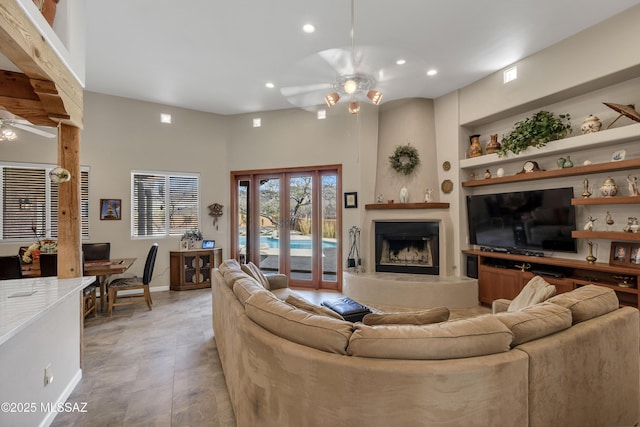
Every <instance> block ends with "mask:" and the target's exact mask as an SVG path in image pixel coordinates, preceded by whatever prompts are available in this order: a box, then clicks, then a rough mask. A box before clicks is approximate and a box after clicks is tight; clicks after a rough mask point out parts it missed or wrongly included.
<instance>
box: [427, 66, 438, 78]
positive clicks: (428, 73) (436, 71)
mask: <svg viewBox="0 0 640 427" xmlns="http://www.w3.org/2000/svg"><path fill="white" fill-rule="evenodd" d="M436 74H438V70H436V69H435V68H432V69H430V70H429V71H427V76H431V77H433V76H435V75H436Z"/></svg>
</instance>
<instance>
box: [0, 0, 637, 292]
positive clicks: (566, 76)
mask: <svg viewBox="0 0 640 427" xmlns="http://www.w3.org/2000/svg"><path fill="white" fill-rule="evenodd" d="M637 22H640V6H638V7H635V8H633V9H631V10H629V11H627V12H625V14H623V15H620V16H617V17H614V18H613V19H611V20H609V21H607V22H605V23H603V24H600V25H598V26H596V27H594V28H591V29H589V30H587V31H585V32H584V33H581V34H578V35H576V36H574V37H571V38H570V39H568V40H566V41H565V42H562V43H560V44H559V45H557V46H553V47H551V48H549V49H547V50H545V51H542V52H540V53H538V54H536V55H533V56H531V57H529V58H526V59H524V60H523V61H521V64H522V65H523V68H522V72H521V73H520V78H519V79H518V83H517V84H516V85H508V87H507V86H504V85H502V83H501V80H500V82H499V84H498V81H497V79H498V77H499V78H500V79H501V75H502V74H501V72H499V73H495V74H493V75H491V76H489V77H487V78H485V79H482V80H480V81H478V82H476V83H474V84H472V85H469V86H468V87H465V88H463V89H461V90H460V91H456V92H453V93H450V94H447V95H445V96H443V97H441V98H438V99H436V100H425V99H407V100H401V101H390V102H385V103H384V104H382V106H381V107H380V108H377V107H374V106H372V105H369V104H365V105H363V106H362V111H361V113H360V114H359V115H357V116H353V115H350V114H347V112H346V110H345V108H344V105H341V104H339V105H338V106H336V107H334V108H332V109H330V110H329V111H328V117H327V119H325V120H317V119H316V117H315V114H314V113H310V112H307V111H304V110H300V109H295V108H292V109H287V110H280V111H269V112H261V113H256V114H243V115H234V116H220V115H215V114H209V113H203V112H198V111H193V110H186V109H181V108H176V107H168V106H163V105H158V104H152V103H147V102H141V101H134V100H130V99H126V98H118V97H113V96H108V95H100V94H96V93H91V92H88V93H86V94H85V126H84V130H83V132H82V148H81V163H82V165H85V166H90V167H91V174H90V177H91V178H90V179H91V184H90V185H91V187H90V190H91V194H90V197H91V199H90V217H91V223H90V230H91V241H93V242H100V241H110V242H111V243H112V251H113V256H116V257H128V256H135V257H138V258H139V259H140V261H138V262H137V263H136V264H135V265H134V267H132V270H131V273H136V274H141V273H142V267H143V262H142V261H141V259H143V257H144V256H145V254H146V252H147V250H148V247H149V245H150V243H151V242H152V240H146V239H135V240H132V239H131V238H130V173H131V170H133V169H143V170H144V169H149V170H152V171H174V172H197V173H200V176H201V184H202V185H201V205H202V211H201V219H202V220H201V228H202V230H203V232H204V234H205V236H206V237H207V238H213V239H215V240H216V242H217V245H218V246H220V247H223V248H224V256H225V257H226V256H228V255H229V253H228V248H229V226H228V225H229V210H228V209H229V172H230V171H232V170H249V169H266V168H278V167H291V166H311V165H323V164H342V165H343V188H342V190H343V191H357V192H358V204H359V206H358V209H346V210H344V211H343V220H344V221H343V225H344V226H343V230H342V232H343V236H342V241H343V243H344V246H346V243H348V230H349V228H350V227H351V226H354V225H356V226H359V227H363V226H365V225H366V224H365V223H366V219H367V215H366V211H365V210H364V205H365V204H367V203H374V201H375V195H376V194H379V193H382V194H383V197H384V198H385V199H391V198H393V199H398V196H399V190H400V188H401V187H402V185H407V186H408V188H409V190H410V197H411V201H421V200H422V198H423V196H424V189H425V188H429V187H431V188H434V190H435V191H434V199H435V200H436V201H444V202H449V203H450V204H451V207H450V210H449V212H450V213H449V215H450V217H451V221H452V224H453V227H452V229H453V235H452V239H453V244H451V242H449V244H448V246H447V252H451V253H452V256H453V258H454V260H453V261H452V262H451V263H450V268H449V269H448V272H453V274H463V273H464V272H463V271H460V269H458V267H457V266H458V264H459V260H461V259H462V256H461V255H460V248H461V247H465V246H464V245H465V238H466V231H465V230H466V223H465V220H464V218H462V217H464V203H463V200H464V193H463V192H462V191H461V189H460V185H459V183H460V181H462V180H466V179H468V177H466V176H462V175H461V173H460V172H459V167H458V159H460V158H464V156H465V154H464V153H465V151H466V147H467V146H468V135H469V134H470V132H473V131H474V130H475V129H474V128H475V127H479V128H480V129H482V132H483V133H486V132H488V131H490V129H489V127H488V126H490V125H488V123H491V122H493V121H495V120H498V118H500V120H502V121H503V122H504V123H506V122H507V121H510V122H511V123H513V122H514V121H513V119H512V118H510V116H514V117H515V116H517V115H518V114H522V113H524V112H526V111H528V110H531V109H534V108H539V107H542V106H546V105H550V104H551V103H552V102H551V101H550V99H551V98H552V97H550V96H549V94H551V93H560V94H561V95H562V96H564V99H567V98H569V96H568V94H569V93H570V92H571V90H573V89H574V88H575V87H576V85H578V86H580V87H581V90H582V91H583V92H584V91H585V90H586V89H590V90H592V88H589V86H590V85H592V86H593V85H595V87H604V86H603V81H607V79H610V80H613V81H616V80H617V81H620V79H621V77H620V76H627V75H629V74H634V73H635V75H634V76H633V77H637V76H638V75H639V74H640V73H637V72H635V68H636V67H638V64H640V53H639V52H640V51H639V50H638V49H636V47H635V46H633V49H632V48H631V46H630V45H629V42H628V40H629V39H630V37H632V36H636V37H635V38H634V40H637V35H638V34H637V33H638V29H637V28H638V26H637V25H636V23H637ZM594 46H596V47H597V50H598V58H597V59H595V60H594V59H593V52H594ZM612 76H613V77H612ZM594 79H595V80H594ZM594 81H595V83H594ZM506 91H508V92H506ZM596 93H598V94H600V92H596ZM605 93H606V90H605ZM630 95H633V94H632V93H630ZM598 96H599V95H598ZM610 101H611V102H616V100H615V99H610ZM634 101H635V102H640V100H639V99H638V98H637V96H636V97H635V99H634ZM554 102H555V101H554ZM561 105H562V109H564V108H565V107H567V108H575V105H577V104H561ZM586 108H587V107H584V106H582V107H580V108H579V109H578V111H579V115H578V116H577V117H578V120H577V123H578V125H579V121H580V120H579V119H580V117H581V113H582V112H586V111H587V110H586ZM161 112H166V113H171V114H172V115H173V124H172V125H165V124H161V123H160V121H159V115H160V113H161ZM257 116H260V117H261V119H262V127H260V128H253V127H252V118H253V117H257ZM502 116H504V117H502ZM483 126H484V127H483ZM20 136H21V139H20V140H18V141H16V142H14V143H12V144H7V143H4V144H2V145H0V159H1V160H4V161H22V162H38V163H56V152H57V150H56V142H55V140H48V139H44V138H40V137H36V136H32V135H31V134H27V133H25V132H20ZM407 142H411V143H412V144H414V145H415V146H416V147H417V148H418V149H419V152H420V157H421V161H422V166H421V167H420V168H419V170H418V171H417V173H416V175H414V176H412V177H410V178H409V179H408V180H406V181H401V179H400V177H398V176H397V174H396V175H394V174H392V173H391V172H390V167H389V163H388V156H390V155H391V154H392V152H393V149H394V148H395V146H396V145H401V144H405V143H407ZM445 160H447V161H450V162H451V164H452V168H451V170H450V171H444V170H443V169H442V166H441V165H442V162H443V161H445ZM444 179H451V180H452V181H453V182H454V191H453V192H452V193H451V194H443V193H442V192H441V191H440V183H441V182H442V181H443V180H444ZM101 198H119V199H122V202H123V218H122V220H121V221H100V220H99V216H98V205H99V200H100V199H101ZM213 202H218V203H221V204H223V205H224V206H225V211H224V213H225V214H224V216H223V217H222V219H221V220H220V221H219V229H218V230H215V228H214V227H213V221H212V218H211V217H209V216H208V209H207V205H209V204H210V203H213ZM157 240H158V242H159V244H160V252H159V256H158V260H157V266H156V272H155V275H154V281H153V286H156V287H157V286H168V284H169V255H168V252H169V251H170V250H173V249H176V248H177V247H178V238H177V237H176V238H166V239H157ZM367 240H368V239H367V233H364V234H363V240H362V246H363V248H362V253H366V250H365V248H366V247H367V245H368V244H369V242H368V241H367ZM18 246H19V244H18V243H5V244H0V253H2V254H12V253H16V252H17V248H18ZM345 257H346V250H344V251H343V259H344V258H345ZM369 261H370V260H368V259H365V260H364V262H365V266H367V263H368V262H369ZM367 268H369V267H368V266H367Z"/></svg>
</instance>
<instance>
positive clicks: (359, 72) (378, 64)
mask: <svg viewBox="0 0 640 427" xmlns="http://www.w3.org/2000/svg"><path fill="white" fill-rule="evenodd" d="M354 27H355V8H354V0H351V47H350V48H333V49H327V50H323V51H321V52H318V53H316V54H314V55H311V56H309V57H307V58H305V59H303V60H302V61H300V62H299V63H298V64H296V65H295V66H293V67H292V69H291V70H290V71H289V73H288V74H287V75H285V76H284V78H283V84H282V87H281V89H280V93H282V95H283V96H285V97H286V98H287V100H288V101H289V102H290V103H291V104H293V105H295V106H297V107H300V108H303V109H305V110H308V111H317V110H319V109H322V108H325V106H324V105H323V101H324V103H326V106H328V107H329V108H331V107H333V106H334V105H336V104H337V103H338V102H342V101H346V102H348V107H349V112H350V113H352V114H357V113H358V112H359V111H360V102H361V101H365V102H371V103H372V104H375V105H378V104H380V102H381V100H382V97H383V91H387V90H389V89H390V88H392V87H393V81H394V80H401V79H407V78H415V77H417V76H418V73H423V70H424V66H423V65H424V64H423V61H422V60H420V59H416V58H415V57H414V58H412V59H411V63H412V65H411V66H400V65H398V63H397V62H396V61H397V60H398V59H399V58H400V57H402V58H405V59H406V58H407V57H410V56H412V55H411V54H408V53H407V52H399V51H398V50H397V49H394V50H391V49H384V48H380V47H373V46H359V47H356V46H355V42H354V32H355V31H354ZM422 75H424V74H422ZM416 89H417V88H416ZM391 91H392V92H393V90H391Z"/></svg>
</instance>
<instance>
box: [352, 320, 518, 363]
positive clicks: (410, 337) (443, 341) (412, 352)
mask: <svg viewBox="0 0 640 427" xmlns="http://www.w3.org/2000/svg"><path fill="white" fill-rule="evenodd" d="M354 328H355V331H354V332H353V335H352V336H351V339H350V340H349V347H348V348H347V354H349V355H351V356H360V357H373V358H379V359H414V360H427V359H431V360H443V359H459V358H464V357H474V356H482V355H486V354H494V353H501V352H506V351H509V349H510V347H509V346H510V344H511V341H512V340H513V334H512V333H511V331H510V330H509V329H508V328H507V327H506V326H505V325H504V324H503V323H502V322H500V321H499V320H498V319H496V318H495V317H494V316H493V315H491V314H487V315H483V316H478V317H473V318H470V319H459V320H449V321H447V322H442V323H433V324H430V325H378V326H369V325H365V324H364V323H356V324H354Z"/></svg>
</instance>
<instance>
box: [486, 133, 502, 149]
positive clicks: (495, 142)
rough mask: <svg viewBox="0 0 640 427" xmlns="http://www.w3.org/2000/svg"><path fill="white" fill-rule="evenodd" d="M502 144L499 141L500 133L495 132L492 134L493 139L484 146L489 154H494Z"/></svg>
mask: <svg viewBox="0 0 640 427" xmlns="http://www.w3.org/2000/svg"><path fill="white" fill-rule="evenodd" d="M500 148H502V146H501V145H500V143H499V142H498V134H497V133H494V134H492V135H491V139H490V140H489V142H488V143H487V146H486V147H485V148H484V152H485V153H487V154H492V153H495V152H497V151H498V150H499V149H500Z"/></svg>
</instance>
